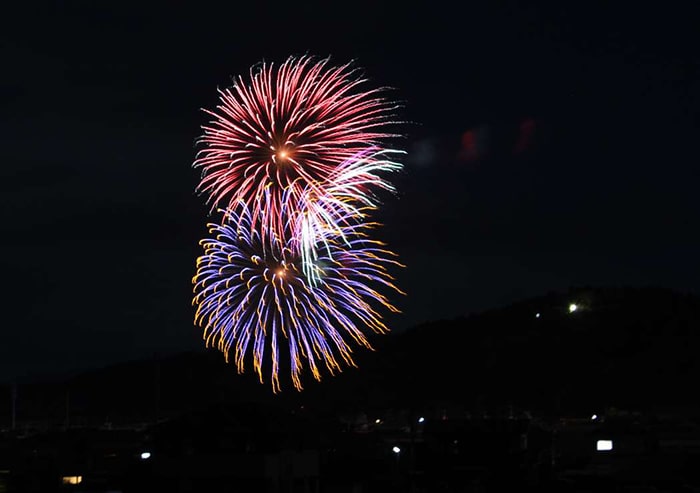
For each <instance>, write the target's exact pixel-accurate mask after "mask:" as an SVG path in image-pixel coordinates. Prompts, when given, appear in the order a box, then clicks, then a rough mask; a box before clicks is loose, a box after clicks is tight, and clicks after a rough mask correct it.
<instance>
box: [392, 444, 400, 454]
mask: <svg viewBox="0 0 700 493" xmlns="http://www.w3.org/2000/svg"><path fill="white" fill-rule="evenodd" d="M391 450H392V452H394V453H395V454H398V453H399V452H401V449H400V448H399V447H397V446H394V448H392V449H391Z"/></svg>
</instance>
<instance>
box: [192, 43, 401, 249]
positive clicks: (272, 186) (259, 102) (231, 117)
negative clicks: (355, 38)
mask: <svg viewBox="0 0 700 493" xmlns="http://www.w3.org/2000/svg"><path fill="white" fill-rule="evenodd" d="M365 82H366V79H363V78H362V76H361V75H360V74H359V72H358V69H357V68H353V66H352V65H351V64H345V65H342V66H335V67H334V66H331V65H330V64H329V60H328V59H322V60H319V59H315V58H312V57H308V56H303V57H300V58H293V57H292V58H289V59H287V60H286V61H285V62H284V63H282V64H281V65H279V66H277V65H274V64H269V65H268V64H262V65H261V66H259V67H258V69H257V70H252V69H251V72H250V77H249V79H248V80H244V79H243V78H242V77H238V78H237V79H234V85H233V87H231V88H228V89H224V90H219V99H220V103H219V105H218V106H217V107H216V109H215V110H214V111H209V110H204V111H206V113H208V114H209V115H211V116H212V117H213V120H212V121H211V122H210V123H209V124H208V125H206V126H203V127H202V129H203V131H204V134H203V135H202V137H201V138H200V141H199V142H200V143H201V144H203V145H204V146H205V147H204V148H203V149H202V150H200V151H199V153H198V154H197V158H196V160H195V162H194V167H196V168H201V169H202V178H201V181H200V183H199V186H198V191H199V192H200V193H206V194H207V195H208V196H209V199H208V203H209V205H210V206H211V209H212V211H213V210H215V209H217V208H223V209H229V210H235V209H236V208H237V207H238V204H240V203H245V204H256V207H255V208H254V211H253V218H252V224H251V227H255V223H256V222H258V221H259V222H261V223H262V227H263V228H264V229H266V230H268V231H271V232H274V234H276V235H278V237H280V238H282V237H284V236H285V227H287V226H288V225H289V222H290V221H294V216H295V211H300V210H302V207H301V205H303V200H304V197H306V196H309V195H310V194H309V193H308V192H309V190H317V193H316V194H315V195H323V193H324V189H323V187H324V185H325V184H326V183H327V182H328V180H329V178H330V177H332V174H333V171H334V170H335V169H336V167H337V166H338V165H339V164H341V163H343V162H345V161H347V160H348V159H351V158H352V157H353V156H355V155H357V154H358V153H360V152H363V151H366V150H367V149H368V148H372V147H374V146H377V145H379V144H380V143H382V142H383V141H384V140H385V139H387V138H390V137H395V136H396V135H395V134H391V133H387V132H385V131H384V130H382V128H383V127H385V125H387V124H390V123H392V122H393V118H394V110H395V109H396V107H397V106H396V104H395V103H394V102H392V101H389V100H387V99H386V98H384V97H383V96H382V94H383V92H384V88H376V89H370V90H364V89H363V87H364V84H365ZM359 181H361V180H359Z"/></svg>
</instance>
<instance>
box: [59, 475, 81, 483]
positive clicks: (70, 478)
mask: <svg viewBox="0 0 700 493" xmlns="http://www.w3.org/2000/svg"><path fill="white" fill-rule="evenodd" d="M82 482H83V477H82V476H63V478H62V483H63V484H80V483H82Z"/></svg>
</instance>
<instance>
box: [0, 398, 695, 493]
mask: <svg viewBox="0 0 700 493" xmlns="http://www.w3.org/2000/svg"><path fill="white" fill-rule="evenodd" d="M234 416H235V418H234ZM609 442H612V450H600V451H598V450H597V448H598V447H602V448H607V447H609V446H610V445H609ZM5 491H35V492H51V491H75V492H109V491H112V492H116V491H121V492H124V493H126V492H140V491H196V492H205V491H230V492H235V491H251V492H252V491H255V492H285V493H287V492H300V493H302V492H303V493H316V492H387V491H406V492H440V491H444V492H472V491H473V492H477V491H572V492H583V491H649V492H653V491H678V492H685V491H700V426H698V422H697V421H694V420H692V419H687V417H686V418H682V417H681V414H678V413H676V414H674V415H670V414H667V415H657V416H643V415H640V414H635V413H627V412H621V411H615V410H609V411H608V412H607V413H605V415H601V416H596V417H595V419H593V417H592V416H590V417H581V418H578V419H574V418H570V419H563V418H559V419H556V420H543V419H537V418H534V417H531V416H529V415H527V413H522V412H520V413H514V412H513V411H512V410H506V411H505V413H503V414H502V415H492V416H489V415H485V414H480V415H478V416H477V415H470V414H469V413H468V412H467V411H464V410H457V409H450V410H447V409H444V410H440V411H435V410H433V411H432V413H431V414H430V415H428V414H427V413H426V415H425V416H421V415H418V414H416V413H413V412H410V411H405V410H385V411H384V412H381V413H378V415H377V416H374V415H372V416H367V415H364V414H361V413H360V414H357V415H347V416H344V417H330V416H325V417H324V416H319V415H315V416H312V415H310V413H307V412H306V411H305V410H304V409H298V410H296V411H295V412H294V414H292V413H289V414H288V415H287V416H284V415H277V416H270V415H267V416H263V413H262V412H261V410H259V409H255V408H254V407H248V408H247V409H242V408H238V409H223V408H219V409H216V408H214V409H209V410H208V412H206V413H202V414H198V415H189V416H186V417H181V418H179V419H176V420H168V421H164V422H160V423H157V424H149V425H141V426H137V425H131V426H123V427H119V428H118V429H117V428H115V427H113V426H110V425H109V424H108V423H107V424H105V425H103V426H101V427H71V428H68V429H63V430H60V429H59V430H49V429H46V430H38V429H34V430H32V429H29V428H26V427H25V429H24V430H23V431H18V430H15V431H9V430H6V431H5V432H3V434H2V436H1V439H0V492H5Z"/></svg>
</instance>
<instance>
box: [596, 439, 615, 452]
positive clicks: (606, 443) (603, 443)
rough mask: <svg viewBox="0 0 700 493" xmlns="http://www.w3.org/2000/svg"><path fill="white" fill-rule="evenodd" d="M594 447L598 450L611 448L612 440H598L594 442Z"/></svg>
mask: <svg viewBox="0 0 700 493" xmlns="http://www.w3.org/2000/svg"><path fill="white" fill-rule="evenodd" d="M595 449H596V450H597V451H599V452H600V451H605V450H612V449H613V442H612V440H598V441H597V442H596V444H595Z"/></svg>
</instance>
